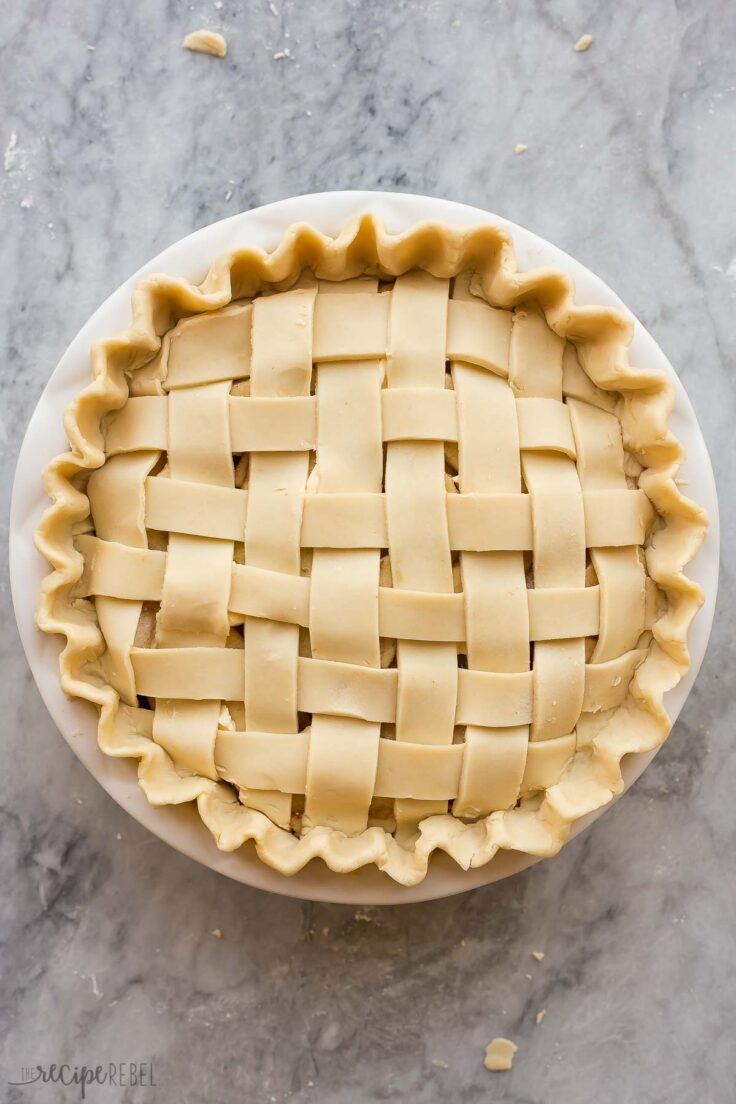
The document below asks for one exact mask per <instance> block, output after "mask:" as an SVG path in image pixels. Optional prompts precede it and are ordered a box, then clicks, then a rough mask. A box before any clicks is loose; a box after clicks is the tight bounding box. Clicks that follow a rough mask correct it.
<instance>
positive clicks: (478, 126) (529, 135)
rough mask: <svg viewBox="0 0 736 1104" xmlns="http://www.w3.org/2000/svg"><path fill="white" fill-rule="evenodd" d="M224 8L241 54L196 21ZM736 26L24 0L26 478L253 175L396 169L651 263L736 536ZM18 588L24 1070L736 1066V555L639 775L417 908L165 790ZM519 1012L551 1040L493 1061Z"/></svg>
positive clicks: (691, 1088) (19, 1054) (14, 1035)
mask: <svg viewBox="0 0 736 1104" xmlns="http://www.w3.org/2000/svg"><path fill="white" fill-rule="evenodd" d="M203 25H204V26H209V27H213V28H221V29H222V30H224V32H225V34H226V36H227V38H228V39H229V42H230V52H229V54H228V57H227V60H226V61H224V62H222V61H218V60H215V59H212V58H207V57H201V56H197V55H193V54H189V53H185V52H184V51H182V50H181V49H180V48H179V43H180V41H181V39H182V37H183V35H184V34H185V33H186V32H188V31H190V30H194V29H196V28H198V27H200V26H203ZM584 32H590V33H592V34H593V35H594V39H595V41H594V44H593V46H592V47H591V49H590V50H589V51H588V52H587V53H576V52H575V51H574V50H573V45H574V43H575V41H576V40H577V39H578V37H579V36H580V35H581V34H583V33H584ZM735 40H736V8H734V6H733V4H732V3H730V2H729V0H676V2H675V0H650V2H648V3H646V4H639V3H634V2H632V0H624V2H623V3H619V4H616V5H613V4H611V5H606V4H603V3H594V2H593V0H555V2H551V3H547V4H545V3H543V2H542V0H536V2H534V0H468V2H467V3H462V2H460V0H455V2H453V3H450V2H446V0H425V2H419V0H418V2H416V3H409V2H406V0H388V2H384V0H372V2H371V0H363V2H362V3H360V2H358V0H301V2H298V0H274V3H272V4H269V3H266V2H264V0H223V2H222V3H218V4H212V3H209V2H206V0H194V2H193V3H191V4H185V3H178V4H177V3H174V2H172V0H169V2H166V0H146V3H145V4H143V3H136V2H135V0H117V2H116V3H114V4H108V3H106V2H105V0H54V2H53V3H49V2H48V0H24V2H22V3H17V2H15V0H1V2H0V106H1V108H2V110H1V112H0V147H1V150H0V152H1V151H4V164H3V165H2V166H0V226H1V227H2V229H1V231H0V257H1V258H2V263H1V264H0V326H1V328H2V348H3V357H2V361H1V362H0V372H1V373H2V375H1V377H0V378H1V379H2V386H3V402H2V405H1V406H0V430H1V432H2V463H3V478H2V481H1V482H0V488H1V489H0V494H2V498H3V502H4V503H5V504H6V505H7V499H8V495H9V487H10V483H11V477H12V471H13V465H14V458H15V454H16V452H17V448H18V445H19V442H20V439H21V435H22V432H23V429H24V427H25V424H26V422H27V420H28V418H29V416H30V414H31V410H32V408H33V405H34V403H35V401H36V399H37V397H38V395H39V393H40V391H41V389H42V387H43V384H44V382H45V381H46V379H47V377H48V375H49V373H50V371H51V369H52V367H53V366H54V364H55V363H56V361H57V359H58V357H59V356H60V354H61V353H62V351H63V350H64V348H65V346H66V344H67V343H68V342H69V340H70V339H71V337H72V336H73V335H74V334H75V332H76V331H77V329H78V327H79V326H80V325H81V323H82V322H83V321H84V320H85V319H86V318H87V316H88V315H89V314H90V313H91V311H92V310H93V309H94V308H95V307H96V306H97V305H98V304H99V303H100V302H101V300H102V299H103V298H104V297H106V296H107V294H108V293H109V292H110V291H112V290H113V289H114V288H115V287H116V286H117V285H118V284H119V283H120V282H121V281H122V280H123V279H124V278H125V277H127V276H128V275H129V274H130V273H131V272H132V271H133V270H135V269H136V268H137V267H138V266H139V265H140V264H142V263H143V262H144V261H145V260H147V259H148V258H149V257H150V256H152V255H153V254H154V253H156V252H158V251H159V250H160V249H161V248H163V247H164V246H165V245H166V244H168V243H169V242H171V241H173V240H175V239H177V238H179V237H180V236H182V235H184V234H187V233H189V232H190V231H191V230H194V229H195V228H197V227H198V226H202V225H204V224H206V223H208V222H211V221H213V220H215V219H218V218H221V217H223V216H225V215H227V214H229V213H233V212H235V211H236V210H238V209H245V208H248V207H251V206H254V205H257V204H261V203H264V202H268V201H270V200H273V199H277V198H280V197H283V196H288V195H291V194H296V193H300V192H309V191H318V190H324V189H330V188H354V187H358V188H385V189H389V190H399V191H402V190H403V191H413V192H425V193H429V194H433V195H440V196H447V197H450V198H454V199H459V200H463V201H466V202H469V203H472V204H477V205H478V206H482V207H488V208H490V209H492V210H495V211H497V212H499V213H500V214H504V215H506V216H508V217H510V218H512V219H514V220H516V221H518V222H520V223H522V224H524V225H527V226H529V227H530V228H532V229H534V230H536V231H538V232H539V233H541V234H542V235H543V236H545V237H547V238H549V239H551V240H552V241H555V242H556V243H558V244H559V245H561V246H563V247H564V248H565V249H567V250H568V251H569V252H571V253H572V254H574V255H575V256H577V257H579V258H580V259H581V260H582V261H583V262H585V263H586V264H588V265H589V266H590V267H591V268H592V269H594V270H595V271H596V272H598V273H600V274H601V276H603V278H604V279H606V280H607V281H608V282H609V283H610V284H611V285H612V286H613V287H614V288H615V289H616V290H617V291H618V292H619V293H620V294H621V296H622V297H623V298H624V300H625V301H626V302H628V303H629V304H630V305H631V306H632V307H633V308H634V309H635V310H636V311H637V312H638V314H639V315H640V317H641V318H642V320H643V321H644V323H645V324H646V325H647V326H648V327H649V328H650V330H651V331H652V333H653V334H654V335H655V337H656V338H657V339H658V340H659V341H660V343H661V344H662V346H663V347H664V349H665V350H666V351H667V352H668V353H669V355H670V357H671V359H672V360H673V362H674V363H675V365H676V366H677V368H678V370H679V371H680V372H681V375H682V378H683V380H684V381H685V384H686V386H687V387H688V388H689V391H690V395H691V397H692V399H693V402H694V404H695V407H696V410H697V413H698V416H699V418H700V422H701V425H702V427H703V430H704V433H705V436H706V439H707V441H708V443H709V446H710V448H711V452H712V455H713V458H714V461H715V465H716V468H717V474H718V479H719V483H720V493H721V502H722V507H723V509H724V519H723V521H724V547H725V548H726V549H731V548H733V547H734V544H735V543H736V532H735V531H734V511H733V495H734V449H733V426H734V420H735V418H736V411H735V410H734V358H735V354H736V327H735V325H734V318H735V317H736V312H735V310H734V307H735V306H736V303H735V300H736V208H735V207H734V201H733V196H734V172H733V168H734V163H735V162H734V153H735V149H734V146H735V142H736V114H735V107H736V68H735V67H734V60H733V43H734V41H735ZM287 51H288V53H287ZM279 55H282V56H279ZM517 143H524V144H525V145H527V146H528V150H527V152H525V153H523V154H515V153H514V147H515V146H516V144H517ZM5 514H6V510H4V511H3V526H4V527H5V524H6V522H5ZM2 588H3V589H2V600H3V606H2V617H3V621H2V625H3V629H2V635H1V636H0V642H1V647H2V662H3V679H2V687H1V689H0V693H1V695H2V739H3V744H4V747H3V760H2V762H3V769H2V773H1V774H0V787H1V791H2V836H1V837H0V841H1V842H0V862H1V863H2V883H1V884H2V887H3V892H2V895H1V896H0V915H1V916H2V921H1V929H0V936H1V947H2V969H3V977H4V980H3V985H2V995H1V997H0V1014H1V1017H2V1027H3V1030H2V1037H3V1038H2V1044H1V1045H0V1086H1V1087H0V1098H2V1099H5V1100H8V1101H13V1102H21V1101H32V1102H33V1104H44V1102H46V1101H49V1102H51V1101H53V1102H54V1104H57V1102H62V1104H63V1102H65V1101H67V1100H69V1101H71V1100H76V1099H78V1098H79V1094H78V1091H77V1090H69V1091H68V1092H66V1091H65V1090H60V1089H58V1088H54V1087H53V1086H38V1085H37V1086H34V1087H33V1088H31V1089H18V1088H11V1087H7V1086H6V1082H7V1081H11V1080H17V1079H18V1076H19V1074H20V1070H21V1067H22V1066H23V1065H28V1064H31V1063H32V1062H36V1061H42V1062H46V1063H50V1062H69V1063H72V1064H74V1063H81V1062H86V1063H87V1064H96V1063H98V1062H99V1063H102V1062H108V1061H122V1060H138V1061H145V1060H148V1059H152V1060H153V1062H154V1065H155V1079H156V1082H157V1088H155V1089H153V1088H148V1089H136V1090H132V1089H122V1088H118V1089H113V1088H109V1087H108V1088H104V1089H101V1088H95V1089H91V1090H90V1091H89V1093H88V1099H90V1100H93V1101H100V1102H103V1104H108V1102H116V1104H117V1102H134V1101H135V1102H137V1101H154V1100H155V1101H160V1102H167V1104H168V1102H170V1101H177V1102H182V1104H204V1102H205V1101H206V1102H208V1104H209V1102H214V1104H235V1102H238V1104H240V1102H246V1104H251V1102H253V1104H261V1102H262V1104H286V1102H288V1104H306V1102H309V1101H318V1102H320V1104H343V1102H352V1101H360V1102H373V1101H399V1100H401V1101H410V1102H416V1104H429V1102H434V1101H445V1100H453V1101H459V1102H462V1104H471V1102H474V1101H504V1102H508V1104H590V1102H593V1101H595V1102H596V1104H619V1102H622V1104H659V1102H663V1101H667V1102H668V1104H693V1102H695V1101H697V1102H703V1104H722V1102H723V1104H728V1102H730V1101H732V1100H733V1099H734V1093H735V1092H736V1090H735V1089H734V1074H733V1054H734V1044H733V1037H734V1036H733V1021H734V1015H735V1014H736V946H735V941H734V927H733V918H734V909H735V907H736V894H735V893H734V872H733V860H732V858H731V855H732V849H733V843H734V830H735V829H736V823H735V821H736V814H735V811H734V810H735V809H736V802H734V797H733V794H734V785H735V784H736V757H735V755H734V741H733V733H734V729H735V725H736V717H735V716H734V708H733V704H732V694H731V686H732V681H731V679H732V670H733V661H734V652H733V624H732V616H731V615H729V614H728V613H727V612H726V610H727V606H728V604H730V603H731V602H732V600H733V595H734V580H733V568H732V562H731V558H730V556H726V559H725V563H724V566H723V581H722V597H721V617H720V620H718V621H717V623H716V627H715V631H714V635H713V639H712V644H711V648H710V652H709V654H708V657H707V659H706V662H705V665H704V667H703V670H702V673H701V676H700V680H699V682H698V684H697V687H696V689H695V692H694V693H693V694H692V696H691V698H690V700H689V703H688V705H687V707H686V708H685V710H684V712H683V714H682V716H681V718H680V721H679V723H678V724H677V726H676V728H675V731H674V732H673V734H672V736H671V738H670V740H669V743H668V745H667V747H666V749H665V750H664V751H663V752H662V753H661V754H660V756H659V758H658V759H657V760H656V763H655V764H654V766H653V767H652V768H651V769H650V770H649V771H648V772H647V774H646V775H645V776H644V777H643V778H642V779H641V780H640V781H639V783H638V784H637V785H636V786H635V787H634V789H633V790H632V792H631V793H630V794H629V795H628V797H627V798H625V799H624V800H623V801H622V802H620V803H619V804H618V805H617V806H616V807H615V808H614V809H613V811H611V812H610V813H608V814H607V815H606V816H605V817H604V818H603V819H602V820H601V821H599V822H598V823H597V824H596V825H595V826H594V827H593V828H592V829H590V830H589V831H588V832H587V833H585V834H584V835H583V836H582V837H580V838H579V839H577V840H575V841H574V842H573V843H571V844H570V846H569V847H568V848H567V849H566V850H565V851H564V852H563V853H562V854H561V855H560V856H559V857H558V858H557V859H555V860H553V861H551V862H549V863H547V864H541V865H539V866H537V867H536V868H534V869H531V870H529V871H527V872H526V873H524V874H522V875H520V876H518V877H517V878H515V879H513V880H511V881H507V882H506V883H502V884H499V885H497V886H493V887H490V888H487V889H484V890H479V891H476V892H473V893H472V894H469V895H466V896H462V897H457V898H455V899H452V900H447V901H444V902H437V903H431V904H426V905H416V906H411V907H404V908H390V909H386V910H383V911H381V910H370V909H368V910H365V909H360V910H357V911H356V910H355V909H350V908H346V907H338V906H323V905H314V904H301V903H298V902H294V901H289V900H286V899H282V898H277V897H269V896H267V895H265V894H262V893H259V892H257V891H255V890H249V889H247V888H245V887H243V886H240V885H237V884H235V883H231V882H229V881H227V880H226V879H224V878H222V877H219V876H217V875H215V874H213V873H211V872H209V871H207V870H205V869H203V868H200V867H199V866H197V865H195V864H194V863H192V862H190V861H189V860H187V859H185V858H183V857H182V856H180V855H178V854H176V853H175V852H173V851H172V850H170V849H169V848H167V847H166V846H165V845H164V844H162V843H160V842H159V841H158V840H156V839H155V838H153V837H152V836H150V835H149V834H148V833H147V832H146V831H145V830H144V829H143V828H141V827H140V826H139V825H138V824H136V823H135V822H134V821H132V820H131V819H129V818H128V817H127V816H126V814H125V813H124V812H123V811H122V810H121V809H119V808H118V807H117V805H115V804H114V803H113V802H112V801H111V799H109V798H108V797H107V796H106V795H105V793H104V792H103V791H102V790H101V789H100V787H99V786H98V785H97V783H96V782H95V781H94V780H93V779H92V778H91V777H90V776H89V775H88V774H87V773H86V771H85V770H84V768H83V767H82V766H81V765H80V763H79V762H78V761H77V760H76V759H75V757H74V756H73V754H72V753H71V751H70V750H69V749H68V748H67V746H66V745H65V744H64V742H63V741H62V740H61V738H60V737H59V736H58V734H57V733H56V731H55V729H54V726H53V724H52V723H51V721H50V719H49V718H48V716H47V714H46V712H45V709H44V707H43V705H42V704H41V701H40V699H39V696H38V693H37V691H36V689H35V686H34V684H33V682H32V679H31V676H30V674H29V672H28V670H27V667H26V664H25V660H24V658H23V657H22V655H21V653H20V651H19V645H18V641H17V636H16V633H15V628H14V623H13V619H12V614H11V612H10V602H9V594H8V588H7V585H6V582H5V575H4V574H3V583H2ZM724 612H725V616H724ZM215 928H218V929H221V931H222V933H223V937H222V938H221V939H218V938H216V937H213V936H212V935H211V934H210V932H211V931H212V930H213V929H215ZM533 949H541V950H543V951H544V952H545V958H544V960H543V961H542V962H541V963H540V962H536V961H535V960H534V959H533V958H532V957H531V954H530V952H531V951H532V950H533ZM542 1008H545V1009H546V1016H545V1018H544V1020H543V1022H542V1023H541V1024H540V1025H539V1026H537V1025H536V1024H535V1015H536V1013H537V1012H538V1011H539V1010H541V1009H542ZM499 1034H501V1035H508V1036H509V1037H511V1038H512V1039H514V1040H515V1041H516V1042H517V1043H518V1045H519V1052H518V1055H517V1057H516V1062H515V1065H514V1069H513V1071H512V1072H511V1073H509V1074H503V1075H493V1074H490V1073H488V1072H487V1071H486V1070H485V1069H484V1068H483V1065H482V1056H483V1050H484V1047H485V1045H486V1043H487V1042H488V1041H489V1040H490V1039H491V1038H492V1037H493V1036H494V1035H499Z"/></svg>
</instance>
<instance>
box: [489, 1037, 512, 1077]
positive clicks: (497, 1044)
mask: <svg viewBox="0 0 736 1104" xmlns="http://www.w3.org/2000/svg"><path fill="white" fill-rule="evenodd" d="M518 1049H519V1048H518V1047H517V1045H516V1043H512V1042H511V1040H510V1039H504V1038H503V1037H499V1038H496V1039H492V1040H491V1042H490V1043H489V1044H488V1046H487V1047H486V1056H485V1058H484V1059H483V1065H484V1066H485V1067H486V1069H487V1070H491V1071H492V1072H493V1073H500V1072H502V1071H503V1070H510V1069H511V1067H512V1066H513V1064H514V1055H515V1054H516V1052H517V1050H518Z"/></svg>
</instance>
